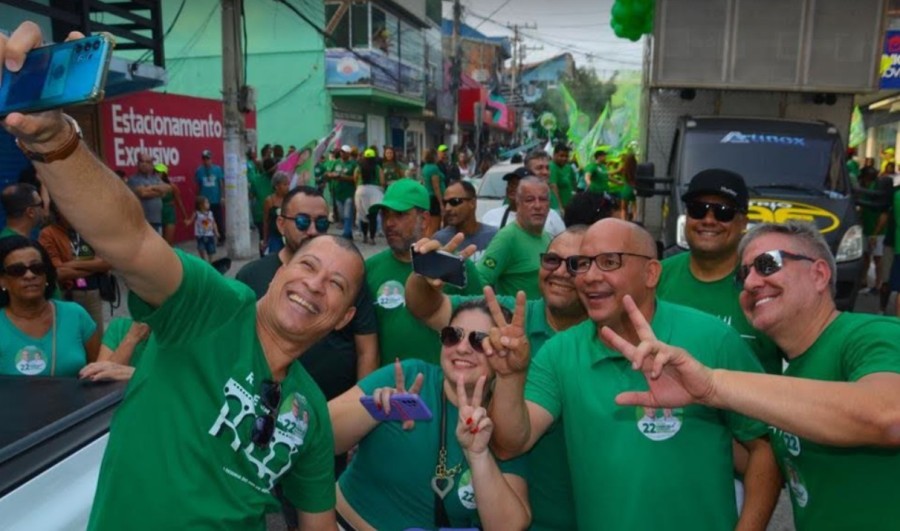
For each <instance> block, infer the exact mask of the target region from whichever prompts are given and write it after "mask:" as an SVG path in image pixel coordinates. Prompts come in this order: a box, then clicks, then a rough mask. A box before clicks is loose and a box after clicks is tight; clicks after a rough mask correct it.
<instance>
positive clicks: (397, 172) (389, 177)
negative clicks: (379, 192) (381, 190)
mask: <svg viewBox="0 0 900 531" xmlns="http://www.w3.org/2000/svg"><path fill="white" fill-rule="evenodd" d="M381 170H382V171H383V172H384V184H385V186H387V185H389V184H390V183H392V182H394V181H396V180H399V179H402V178H403V177H405V176H406V171H405V169H404V168H403V166H401V165H400V164H399V163H397V162H384V163H382V166H381Z"/></svg>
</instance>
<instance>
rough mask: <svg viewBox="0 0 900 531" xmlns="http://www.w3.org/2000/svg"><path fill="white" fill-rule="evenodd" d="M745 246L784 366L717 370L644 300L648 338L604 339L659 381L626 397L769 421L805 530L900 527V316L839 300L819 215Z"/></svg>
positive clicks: (756, 236)
mask: <svg viewBox="0 0 900 531" xmlns="http://www.w3.org/2000/svg"><path fill="white" fill-rule="evenodd" d="M738 253H739V256H740V267H739V268H738V272H737V275H736V279H737V281H738V282H739V283H740V285H741V286H742V288H743V290H742V291H741V295H740V300H741V308H743V310H744V313H745V314H746V315H747V318H748V320H749V321H750V323H751V324H752V325H753V326H755V327H756V328H758V329H759V330H761V331H762V332H764V333H765V334H767V335H769V336H770V337H771V338H772V339H774V340H775V342H776V343H777V344H778V346H779V347H780V348H781V349H782V351H784V353H785V355H786V356H787V359H788V367H787V369H786V370H785V374H784V376H777V375H761V374H747V373H745V372H741V371H738V370H711V368H710V367H709V364H708V362H707V361H705V360H702V359H700V358H699V357H698V356H696V353H695V352H694V350H693V349H691V348H689V347H688V348H682V347H683V346H675V345H671V346H670V345H669V344H668V343H669V341H668V340H667V339H666V338H665V337H656V335H655V334H654V332H655V330H654V329H655V327H653V328H654V329H651V328H650V327H648V326H647V325H646V321H645V320H644V318H643V317H641V315H640V314H639V313H638V312H636V311H634V310H633V309H632V310H631V311H630V312H629V313H630V317H631V322H632V323H633V324H632V326H634V327H635V328H636V329H637V330H638V334H637V336H636V337H632V338H630V339H626V338H622V337H617V336H616V335H615V334H612V333H608V334H604V339H605V340H606V341H607V342H609V343H610V344H612V345H613V346H614V347H615V348H616V349H617V350H618V351H620V352H621V353H622V354H623V355H624V356H625V357H626V358H627V359H628V360H630V361H631V362H632V363H633V365H632V366H633V367H636V368H638V369H639V370H640V371H641V372H642V373H643V375H644V377H645V378H646V380H645V381H644V382H642V385H640V386H637V385H636V386H634V389H635V390H637V389H640V388H645V389H646V388H647V387H648V385H649V390H648V391H645V392H625V393H622V394H621V395H619V396H618V397H617V402H618V403H619V404H638V405H647V406H650V407H696V405H701V406H704V407H714V408H718V409H720V410H723V411H727V410H730V411H736V412H740V413H742V414H745V415H751V416H753V417H754V418H758V419H760V420H762V421H764V422H767V423H769V424H770V425H771V431H772V448H773V450H774V451H775V454H776V457H777V459H778V464H779V466H780V467H781V470H782V472H783V474H784V477H785V480H786V481H787V483H788V490H789V491H790V493H791V498H792V501H793V508H794V523H795V526H796V528H797V529H798V530H799V531H806V530H813V529H867V530H869V529H872V530H888V529H896V528H897V522H898V521H900V505H898V504H897V503H896V496H897V488H896V482H897V473H898V471H900V356H898V353H897V345H898V344H900V321H898V320H897V319H895V318H891V317H883V316H876V315H868V314H860V313H849V312H844V313H842V312H839V311H838V310H837V309H836V307H835V303H834V294H835V279H836V266H835V261H834V257H833V256H832V254H831V251H830V249H829V247H828V245H827V243H826V242H825V240H824V238H823V237H822V235H821V234H820V233H819V231H818V230H817V229H816V227H814V226H813V225H811V224H808V223H802V222H796V221H789V222H787V223H785V224H783V225H776V224H762V225H759V226H757V227H754V228H753V229H751V230H750V231H749V232H748V233H747V235H746V236H745V237H744V239H743V240H742V241H741V245H740V248H739V250H738ZM637 345H640V346H639V347H637V348H635V347H636V346H637ZM629 391H631V390H629ZM492 418H493V417H492Z"/></svg>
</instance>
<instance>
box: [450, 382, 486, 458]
mask: <svg viewBox="0 0 900 531" xmlns="http://www.w3.org/2000/svg"><path fill="white" fill-rule="evenodd" d="M486 380H487V377H486V376H480V377H479V378H478V381H477V382H475V389H474V390H473V391H472V396H471V398H470V397H469V392H468V391H466V386H465V384H463V378H462V376H459V377H457V379H456V400H457V401H458V403H459V422H457V423H456V438H457V440H459V445H460V446H461V447H462V449H463V450H464V451H465V452H468V453H470V454H483V453H485V452H487V451H488V443H490V441H491V433H493V431H494V423H493V422H491V419H490V418H489V417H488V414H487V410H485V409H484V407H482V406H481V401H482V397H483V396H484V382H485V381H486Z"/></svg>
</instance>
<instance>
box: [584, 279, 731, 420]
mask: <svg viewBox="0 0 900 531" xmlns="http://www.w3.org/2000/svg"><path fill="white" fill-rule="evenodd" d="M622 302H623V304H624V305H625V311H626V312H628V317H629V319H630V320H631V324H632V325H633V326H634V329H635V331H636V332H637V335H638V338H639V339H640V342H639V343H638V344H637V345H635V344H632V343H631V342H629V341H628V340H627V339H625V338H623V337H622V336H620V335H619V334H617V333H615V332H613V331H612V329H611V328H609V327H606V326H604V327H603V329H602V330H601V331H600V336H601V338H602V339H603V341H604V342H606V344H607V345H609V346H610V347H611V348H614V349H616V350H617V351H619V352H620V353H622V355H623V356H625V358H627V359H628V360H629V361H631V366H632V368H633V369H634V370H639V371H641V372H642V373H643V374H644V377H645V378H646V379H647V385H648V386H649V388H650V389H649V391H628V392H624V393H620V394H619V395H618V396H617V397H616V403H617V404H619V405H623V406H624V405H632V406H645V407H653V408H660V407H662V408H671V407H683V406H686V405H688V404H693V403H697V402H700V403H704V402H707V401H708V400H709V398H710V396H711V395H712V394H713V379H712V370H711V369H709V368H708V367H706V366H704V365H703V364H702V363H700V362H698V361H697V360H696V359H694V358H693V357H692V356H691V355H690V354H688V352H687V351H686V350H684V349H682V348H678V347H673V346H671V345H668V344H666V343H663V342H662V341H660V340H658V339H656V335H655V334H654V333H653V330H652V329H651V328H650V323H648V322H647V319H646V318H645V317H644V315H643V314H642V313H641V311H640V309H638V307H637V304H635V302H634V300H633V299H632V298H631V296H630V295H626V296H625V297H624V299H623V301H622Z"/></svg>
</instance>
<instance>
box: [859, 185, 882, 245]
mask: <svg viewBox="0 0 900 531" xmlns="http://www.w3.org/2000/svg"><path fill="white" fill-rule="evenodd" d="M877 184H878V183H877V181H873V182H872V183H871V184H869V186H867V187H866V189H868V190H875V187H876V185H877ZM882 212H883V210H882V209H876V208H872V207H867V206H862V207H860V212H859V217H860V221H862V226H863V234H864V235H866V236H878V234H875V227H877V226H878V218H879V217H880V216H881V213H882Z"/></svg>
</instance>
